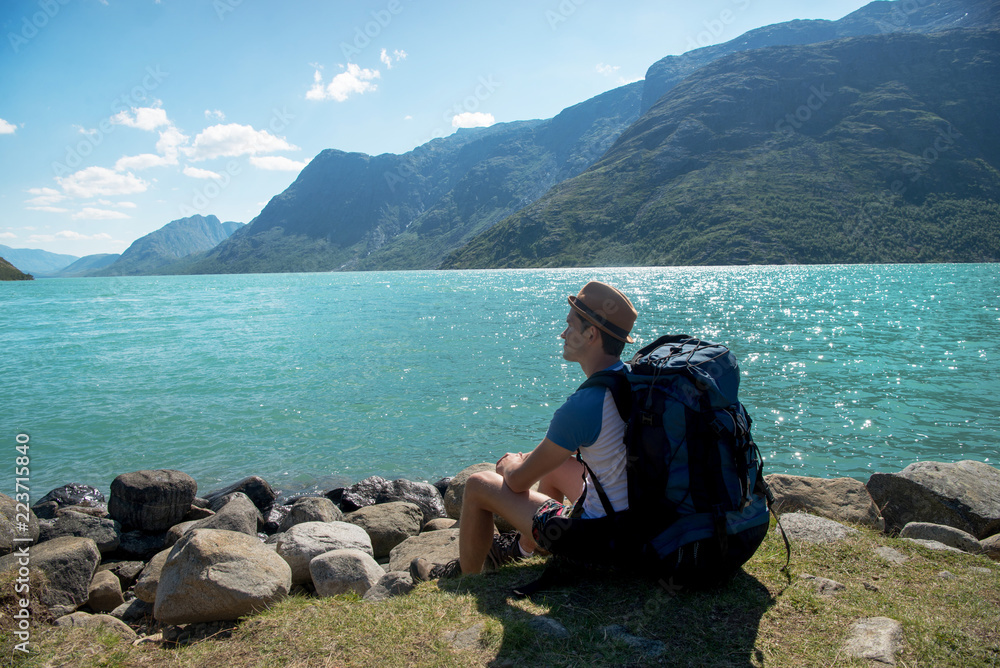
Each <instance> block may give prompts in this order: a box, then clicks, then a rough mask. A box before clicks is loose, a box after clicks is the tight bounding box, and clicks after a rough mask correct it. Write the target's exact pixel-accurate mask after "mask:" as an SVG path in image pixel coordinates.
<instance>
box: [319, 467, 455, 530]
mask: <svg viewBox="0 0 1000 668" xmlns="http://www.w3.org/2000/svg"><path fill="white" fill-rule="evenodd" d="M331 494H332V492H331ZM334 500H335V501H336V499H334ZM391 501H409V502H410V503H415V504H416V505H417V506H418V507H419V508H420V510H421V512H423V514H424V520H423V521H424V522H427V521H430V520H432V519H434V518H435V517H444V516H445V512H444V500H443V499H442V498H441V492H439V491H438V490H437V487H435V486H434V485H431V484H430V483H426V482H413V481H412V480H403V479H400V480H393V481H392V482H390V481H388V480H386V479H385V478H380V477H378V476H372V477H370V478H365V479H364V480H362V481H360V482H356V483H354V484H353V485H351V486H350V487H347V488H345V489H344V490H343V492H342V493H340V494H339V503H340V507H341V508H342V509H343V510H345V511H348V512H350V511H352V510H357V509H358V508H364V507H365V506H373V505H375V504H376V503H389V502H391Z"/></svg>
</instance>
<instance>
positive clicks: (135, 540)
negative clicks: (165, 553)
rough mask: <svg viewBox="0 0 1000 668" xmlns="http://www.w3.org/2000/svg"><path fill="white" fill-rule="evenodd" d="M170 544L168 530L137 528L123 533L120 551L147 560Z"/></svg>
mask: <svg viewBox="0 0 1000 668" xmlns="http://www.w3.org/2000/svg"><path fill="white" fill-rule="evenodd" d="M169 545H170V544H169V543H168V541H167V532H166V531H154V532H149V531H140V530H139V529H136V530H135V531H125V532H123V533H122V535H121V541H120V542H119V543H118V552H119V553H122V554H126V555H131V556H134V557H137V558H139V559H142V560H143V561H145V560H147V559H149V558H150V557H151V556H153V555H154V554H156V553H157V552H159V551H160V550H163V549H164V548H166V547H169Z"/></svg>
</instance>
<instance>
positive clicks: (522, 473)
mask: <svg viewBox="0 0 1000 668" xmlns="http://www.w3.org/2000/svg"><path fill="white" fill-rule="evenodd" d="M572 454H573V453H572V452H571V451H569V450H567V449H566V448H564V447H561V446H559V445H556V444H555V443H554V442H553V441H551V440H549V439H548V438H544V439H542V442H541V443H539V444H538V446H537V447H536V448H535V449H534V450H532V451H531V452H530V453H528V454H527V455H525V454H521V453H512V452H508V453H507V454H506V455H504V456H503V457H501V458H500V461H498V462H497V473H499V474H500V475H501V476H503V479H504V482H505V483H507V486H508V487H510V489H511V491H514V492H526V491H528V490H529V489H531V486H532V485H534V484H535V483H536V482H538V481H539V480H541V479H542V477H543V476H545V475H546V474H548V473H551V472H552V471H555V470H556V469H557V468H559V466H560V465H561V464H562V463H563V462H564V461H566V460H567V459H569V457H570V456H572Z"/></svg>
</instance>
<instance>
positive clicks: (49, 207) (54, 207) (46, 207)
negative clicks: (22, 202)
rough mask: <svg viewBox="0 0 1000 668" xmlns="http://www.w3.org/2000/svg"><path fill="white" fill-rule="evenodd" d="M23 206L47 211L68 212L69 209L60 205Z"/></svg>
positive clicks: (33, 209)
mask: <svg viewBox="0 0 1000 668" xmlns="http://www.w3.org/2000/svg"><path fill="white" fill-rule="evenodd" d="M24 208H25V209H30V210H31V211H45V212H47V213H69V209H64V208H62V207H61V206H26V207H24Z"/></svg>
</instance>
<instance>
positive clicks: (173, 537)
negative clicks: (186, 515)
mask: <svg viewBox="0 0 1000 668" xmlns="http://www.w3.org/2000/svg"><path fill="white" fill-rule="evenodd" d="M213 514H214V513H213ZM197 523H198V520H185V521H184V522H181V523H180V524H175V525H173V526H172V527H170V529H169V530H168V531H167V537H166V543H167V547H173V545H174V543H176V542H177V541H179V540H180V539H181V536H183V535H184V534H186V533H187V532H188V529H190V528H191V527H193V526H194V525H195V524H197Z"/></svg>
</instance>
